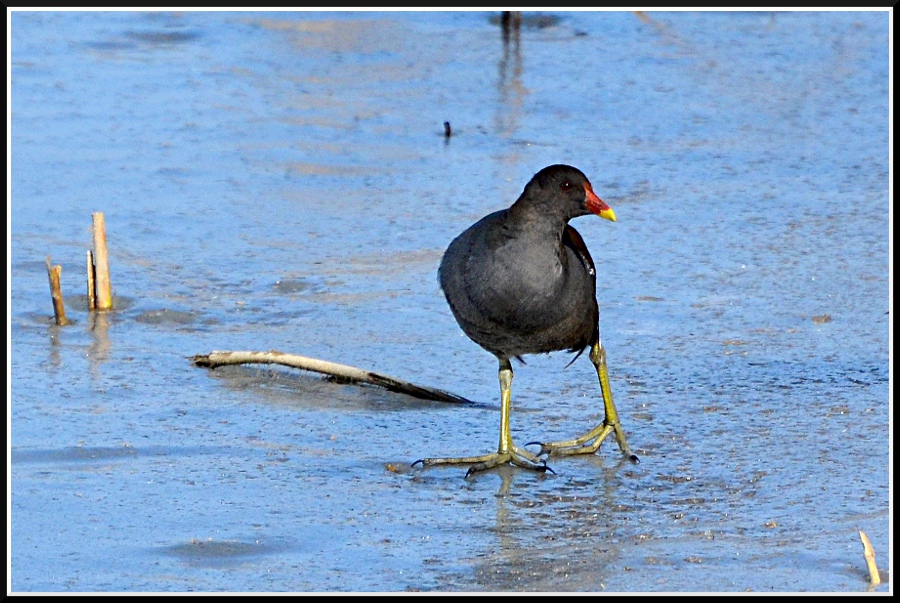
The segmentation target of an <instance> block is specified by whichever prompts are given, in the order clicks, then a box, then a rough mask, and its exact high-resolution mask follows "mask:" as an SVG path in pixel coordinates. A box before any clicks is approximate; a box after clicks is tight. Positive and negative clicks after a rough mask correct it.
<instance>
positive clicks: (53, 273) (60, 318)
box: [47, 255, 69, 327]
mask: <svg viewBox="0 0 900 603" xmlns="http://www.w3.org/2000/svg"><path fill="white" fill-rule="evenodd" d="M61 274H62V266H51V265H50V256H49V255H48V256H47V277H48V278H49V279H50V297H52V298H53V315H54V317H55V318H56V324H57V325H59V326H61V327H63V326H65V325H67V324H69V321H68V320H67V319H66V306H65V304H64V303H63V296H62V287H60V284H59V277H60V275H61Z"/></svg>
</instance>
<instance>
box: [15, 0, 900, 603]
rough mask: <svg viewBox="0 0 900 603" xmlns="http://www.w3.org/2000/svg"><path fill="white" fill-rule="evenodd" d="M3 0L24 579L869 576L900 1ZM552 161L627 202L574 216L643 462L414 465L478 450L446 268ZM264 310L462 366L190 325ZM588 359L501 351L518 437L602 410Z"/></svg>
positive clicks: (573, 581)
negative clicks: (462, 244) (95, 262)
mask: <svg viewBox="0 0 900 603" xmlns="http://www.w3.org/2000/svg"><path fill="white" fill-rule="evenodd" d="M8 18H10V19H11V22H12V26H11V32H12V33H11V36H12V37H11V48H12V54H11V73H12V92H11V98H12V131H11V148H12V155H11V157H12V159H11V197H10V201H9V204H8V207H9V214H10V220H11V227H10V260H9V270H10V280H9V289H10V302H11V303H10V310H9V313H10V319H9V320H10V323H9V329H10V352H11V353H10V360H9V371H10V377H11V379H10V386H9V388H10V403H9V408H8V413H9V446H10V469H11V471H10V479H9V486H10V490H9V491H10V494H9V501H10V502H9V504H10V509H11V518H10V551H11V557H10V573H9V576H10V577H9V584H8V588H9V589H11V590H12V591H17V592H20V591H129V592H134V591H363V592H372V591H606V592H617V591H732V592H743V591H762V592H770V591H840V592H863V591H866V590H867V589H868V573H867V571H866V566H865V563H864V559H863V551H862V545H861V544H860V541H859V537H858V534H857V530H858V529H862V530H864V531H866V533H867V534H868V535H869V537H870V538H871V540H872V542H873V545H874V547H875V552H876V555H877V557H876V559H877V562H878V564H879V566H880V567H881V568H882V569H884V570H887V569H888V568H889V565H890V562H891V556H890V552H891V542H890V537H889V535H890V525H889V524H890V483H891V475H892V471H891V455H890V443H891V436H890V429H889V422H890V418H891V412H890V405H889V395H890V365H891V364H890V332H891V317H890V306H891V296H890V263H889V247H890V232H891V223H890V210H889V155H888V151H889V143H888V132H889V128H888V91H889V64H888V57H889V27H888V26H889V18H890V13H888V12H808V13H807V12H788V13H767V12H766V13H763V12H710V13H693V12H652V13H647V14H639V13H632V12H597V13H593V12H589V13H547V12H545V13H540V14H528V13H526V14H525V15H524V21H523V23H522V27H521V30H520V31H519V32H518V34H517V33H516V32H515V31H511V32H508V34H509V35H507V36H505V37H504V35H503V31H502V29H501V27H500V25H499V23H498V20H497V14H496V13H486V12H449V13H448V12H423V13H412V12H410V13H407V12H398V13H379V12H373V13H329V14H326V13H305V12H288V13H254V12H198V13H190V12H189V13H169V12H164V13H160V12H149V13H148V12H104V13H96V12H28V11H24V12H23V11H17V12H13V13H12V14H11V16H8ZM445 121H446V122H449V123H450V125H451V130H452V136H450V137H449V138H446V137H445V136H444V126H443V124H444V122H445ZM552 163H570V164H572V165H575V166H577V167H579V168H580V169H581V170H583V171H584V172H585V173H586V174H587V175H588V177H589V178H590V179H591V181H592V183H593V186H594V190H595V191H597V193H598V194H599V195H600V196H601V197H602V198H603V199H604V200H606V201H607V202H608V203H609V204H610V205H611V206H612V207H613V208H614V209H615V211H616V214H617V216H618V222H617V223H615V224H613V223H610V222H607V221H604V220H599V219H596V218H594V217H584V218H579V219H578V220H576V221H575V225H576V226H577V228H578V229H579V230H580V232H581V233H582V235H583V236H584V238H585V240H586V242H587V244H588V246H589V247H590V249H591V251H592V254H593V256H594V259H595V261H596V262H597V265H598V268H599V294H598V297H599V302H600V307H601V331H602V334H603V341H604V343H605V346H606V348H607V350H608V354H609V365H610V374H611V380H612V387H613V392H614V395H615V397H616V403H617V405H618V408H619V412H620V415H621V418H622V422H623V424H624V426H625V429H626V431H627V433H628V436H629V439H630V443H631V445H632V446H633V447H634V449H635V452H636V453H637V454H638V455H639V456H640V457H641V463H640V464H637V465H634V464H631V463H630V462H628V461H626V460H624V459H623V458H622V457H621V455H620V454H619V453H618V451H617V450H616V448H615V446H614V444H613V442H607V443H605V444H604V445H603V447H602V448H601V450H600V452H599V453H598V454H596V455H593V456H590V457H578V458H564V459H554V458H551V459H550V465H551V466H552V467H553V469H554V470H555V472H556V475H551V474H547V475H541V474H537V473H534V472H530V471H525V470H519V469H514V468H509V469H505V470H497V471H491V472H488V473H484V474H479V475H476V476H474V477H472V478H469V479H465V478H464V475H465V467H450V468H430V469H422V468H420V467H417V468H410V467H409V465H410V463H412V462H413V461H414V460H416V459H419V458H422V457H425V456H438V455H464V454H482V453H486V452H490V451H491V450H493V449H495V448H496V445H497V437H498V428H499V425H498V424H499V386H498V383H497V363H496V360H495V359H494V358H493V357H492V356H491V355H490V354H488V353H486V352H485V351H483V350H482V349H480V348H479V347H478V346H476V345H475V344H474V343H472V342H471V341H469V340H468V339H467V338H466V337H465V336H464V335H463V334H462V332H461V331H460V329H459V328H458V326H457V325H456V323H455V321H454V320H453V317H452V315H451V314H450V311H449V308H448V307H447V306H446V303H445V302H444V299H443V296H442V295H441V292H440V290H439V288H438V285H437V278H436V271H437V266H438V263H439V261H440V257H441V254H442V252H443V250H444V249H445V247H446V246H447V244H448V243H449V242H450V241H451V240H452V239H453V237H455V236H456V235H457V234H458V233H459V232H461V231H462V230H463V229H464V228H465V227H467V226H468V225H469V224H471V223H472V222H474V221H475V220H477V219H478V218H480V217H481V216H483V215H485V214H487V213H489V212H491V211H494V210H497V209H500V208H503V207H505V206H507V205H508V204H510V203H511V202H512V201H513V200H515V198H516V197H517V196H518V194H519V193H520V192H521V190H522V187H523V186H524V185H525V183H526V182H527V181H528V179H529V178H530V177H531V175H532V174H534V173H535V172H536V171H538V170H539V169H541V168H543V167H544V166H546V165H549V164H552ZM93 212H103V213H104V215H105V217H106V225H107V234H108V240H109V246H110V266H111V276H112V283H113V291H114V294H115V304H116V310H115V311H113V312H111V313H107V314H101V315H97V316H94V315H91V314H89V313H88V312H87V311H86V309H85V308H86V303H85V279H84V276H83V273H84V264H85V252H86V250H87V249H89V248H90V247H91V234H90V226H91V214H92V213H93ZM48 255H49V256H51V257H52V260H53V263H54V264H60V265H62V266H63V273H62V286H63V294H64V296H65V298H66V303H67V306H66V309H67V312H68V316H69V318H70V319H71V320H72V321H73V324H72V325H70V326H66V327H56V326H53V325H52V324H51V320H50V317H51V316H52V305H51V298H50V294H49V288H48V285H47V273H46V267H45V258H46V256H48ZM271 349H276V350H280V351H284V352H292V353H297V354H303V355H307V356H312V357H316V358H322V359H326V360H331V361H335V362H341V363H345V364H350V365H353V366H358V367H362V368H367V369H372V370H376V371H379V372H383V373H386V374H389V375H394V376H396V377H399V378H403V379H408V380H410V381H413V382H415V383H421V384H425V385H430V386H432V387H438V388H442V389H446V390H449V391H452V392H455V393H457V394H460V395H462V396H466V397H468V398H470V399H473V400H475V401H477V403H476V404H474V405H451V404H446V403H438V402H423V401H421V400H416V399H413V398H409V397H407V396H403V395H400V394H395V393H391V392H387V391H384V390H381V389H378V388H373V387H359V386H353V385H342V384H337V383H331V382H327V381H324V380H323V379H321V378H320V377H319V376H317V375H314V374H312V373H305V372H300V371H290V370H286V369H285V370H282V369H273V368H260V367H250V368H240V367H237V368H230V369H220V370H216V371H211V370H208V369H202V368H197V367H195V366H193V364H192V363H191V361H190V357H191V356H193V355H195V354H204V353H209V352H211V351H213V350H260V351H262V350H271ZM569 359H570V357H569V356H568V355H567V354H563V353H558V354H552V355H549V356H540V357H530V358H527V364H525V365H524V366H523V365H516V366H515V367H514V368H515V371H516V372H515V380H514V382H513V412H512V429H513V436H514V438H515V439H516V441H517V442H519V443H523V444H524V443H525V442H529V441H532V440H544V441H546V440H551V439H562V438H568V437H572V436H574V435H576V434H578V433H581V432H583V431H585V430H586V429H588V428H589V427H592V426H594V425H595V424H596V423H597V422H598V421H599V420H601V419H602V413H603V411H602V403H601V402H600V394H599V388H598V386H597V379H596V374H595V373H594V371H593V368H592V366H591V364H590V361H589V360H588V358H587V355H586V354H585V355H584V356H583V357H582V358H579V359H578V360H577V361H576V362H575V363H574V364H573V365H572V366H570V367H568V368H565V366H566V364H567V363H568V361H569ZM876 590H877V591H878V592H883V593H887V592H890V591H891V586H890V584H889V583H887V584H883V585H882V586H880V587H878V588H877V589H876Z"/></svg>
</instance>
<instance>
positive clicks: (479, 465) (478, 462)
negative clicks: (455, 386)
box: [413, 358, 552, 477]
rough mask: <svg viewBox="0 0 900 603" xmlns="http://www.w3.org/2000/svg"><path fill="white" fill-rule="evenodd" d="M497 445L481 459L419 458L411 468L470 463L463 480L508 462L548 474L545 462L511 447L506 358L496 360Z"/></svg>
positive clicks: (509, 381)
mask: <svg viewBox="0 0 900 603" xmlns="http://www.w3.org/2000/svg"><path fill="white" fill-rule="evenodd" d="M499 377H500V443H499V445H498V446H497V452H494V453H492V454H483V455H481V456H464V457H439V458H428V459H419V460H418V461H416V462H415V463H413V465H416V464H418V463H421V464H422V466H424V467H431V466H433V465H459V464H468V463H472V466H471V467H469V470H468V471H467V472H466V477H469V476H470V475H472V474H473V473H477V472H478V471H485V470H486V469H493V468H494V467H499V466H500V465H505V464H506V463H511V464H513V465H516V466H517V467H524V468H526V469H534V470H535V471H541V472H544V471H551V472H552V469H550V468H549V467H548V466H547V463H546V461H544V460H543V459H540V458H538V457H537V455H535V454H532V453H531V451H529V450H526V449H525V448H520V447H519V446H516V445H515V444H513V441H512V433H511V432H510V429H509V412H510V407H511V406H512V404H511V400H512V378H513V370H512V365H511V364H510V363H509V359H508V358H501V359H500V374H499Z"/></svg>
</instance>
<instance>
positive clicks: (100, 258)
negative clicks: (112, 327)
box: [93, 212, 112, 310]
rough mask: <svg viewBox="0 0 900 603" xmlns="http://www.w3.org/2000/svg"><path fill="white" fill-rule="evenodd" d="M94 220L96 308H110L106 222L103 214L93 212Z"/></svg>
mask: <svg viewBox="0 0 900 603" xmlns="http://www.w3.org/2000/svg"><path fill="white" fill-rule="evenodd" d="M93 220H94V286H95V295H96V309H97V310H110V309H112V287H111V284H110V281H109V256H108V255H107V251H106V222H105V220H104V218H103V214H102V213H100V212H96V213H94V214H93Z"/></svg>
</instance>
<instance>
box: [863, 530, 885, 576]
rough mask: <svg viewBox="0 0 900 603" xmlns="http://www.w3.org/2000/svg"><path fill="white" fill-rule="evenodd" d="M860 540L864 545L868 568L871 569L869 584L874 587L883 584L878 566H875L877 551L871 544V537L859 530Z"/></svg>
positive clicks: (864, 555)
mask: <svg viewBox="0 0 900 603" xmlns="http://www.w3.org/2000/svg"><path fill="white" fill-rule="evenodd" d="M859 539H860V540H862V544H863V557H865V558H866V566H868V568H869V583H870V584H872V585H873V586H878V585H879V584H881V575H880V574H879V573H878V566H877V565H875V549H873V548H872V543H871V542H869V537H868V536H866V533H865V532H863V531H862V530H859Z"/></svg>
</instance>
